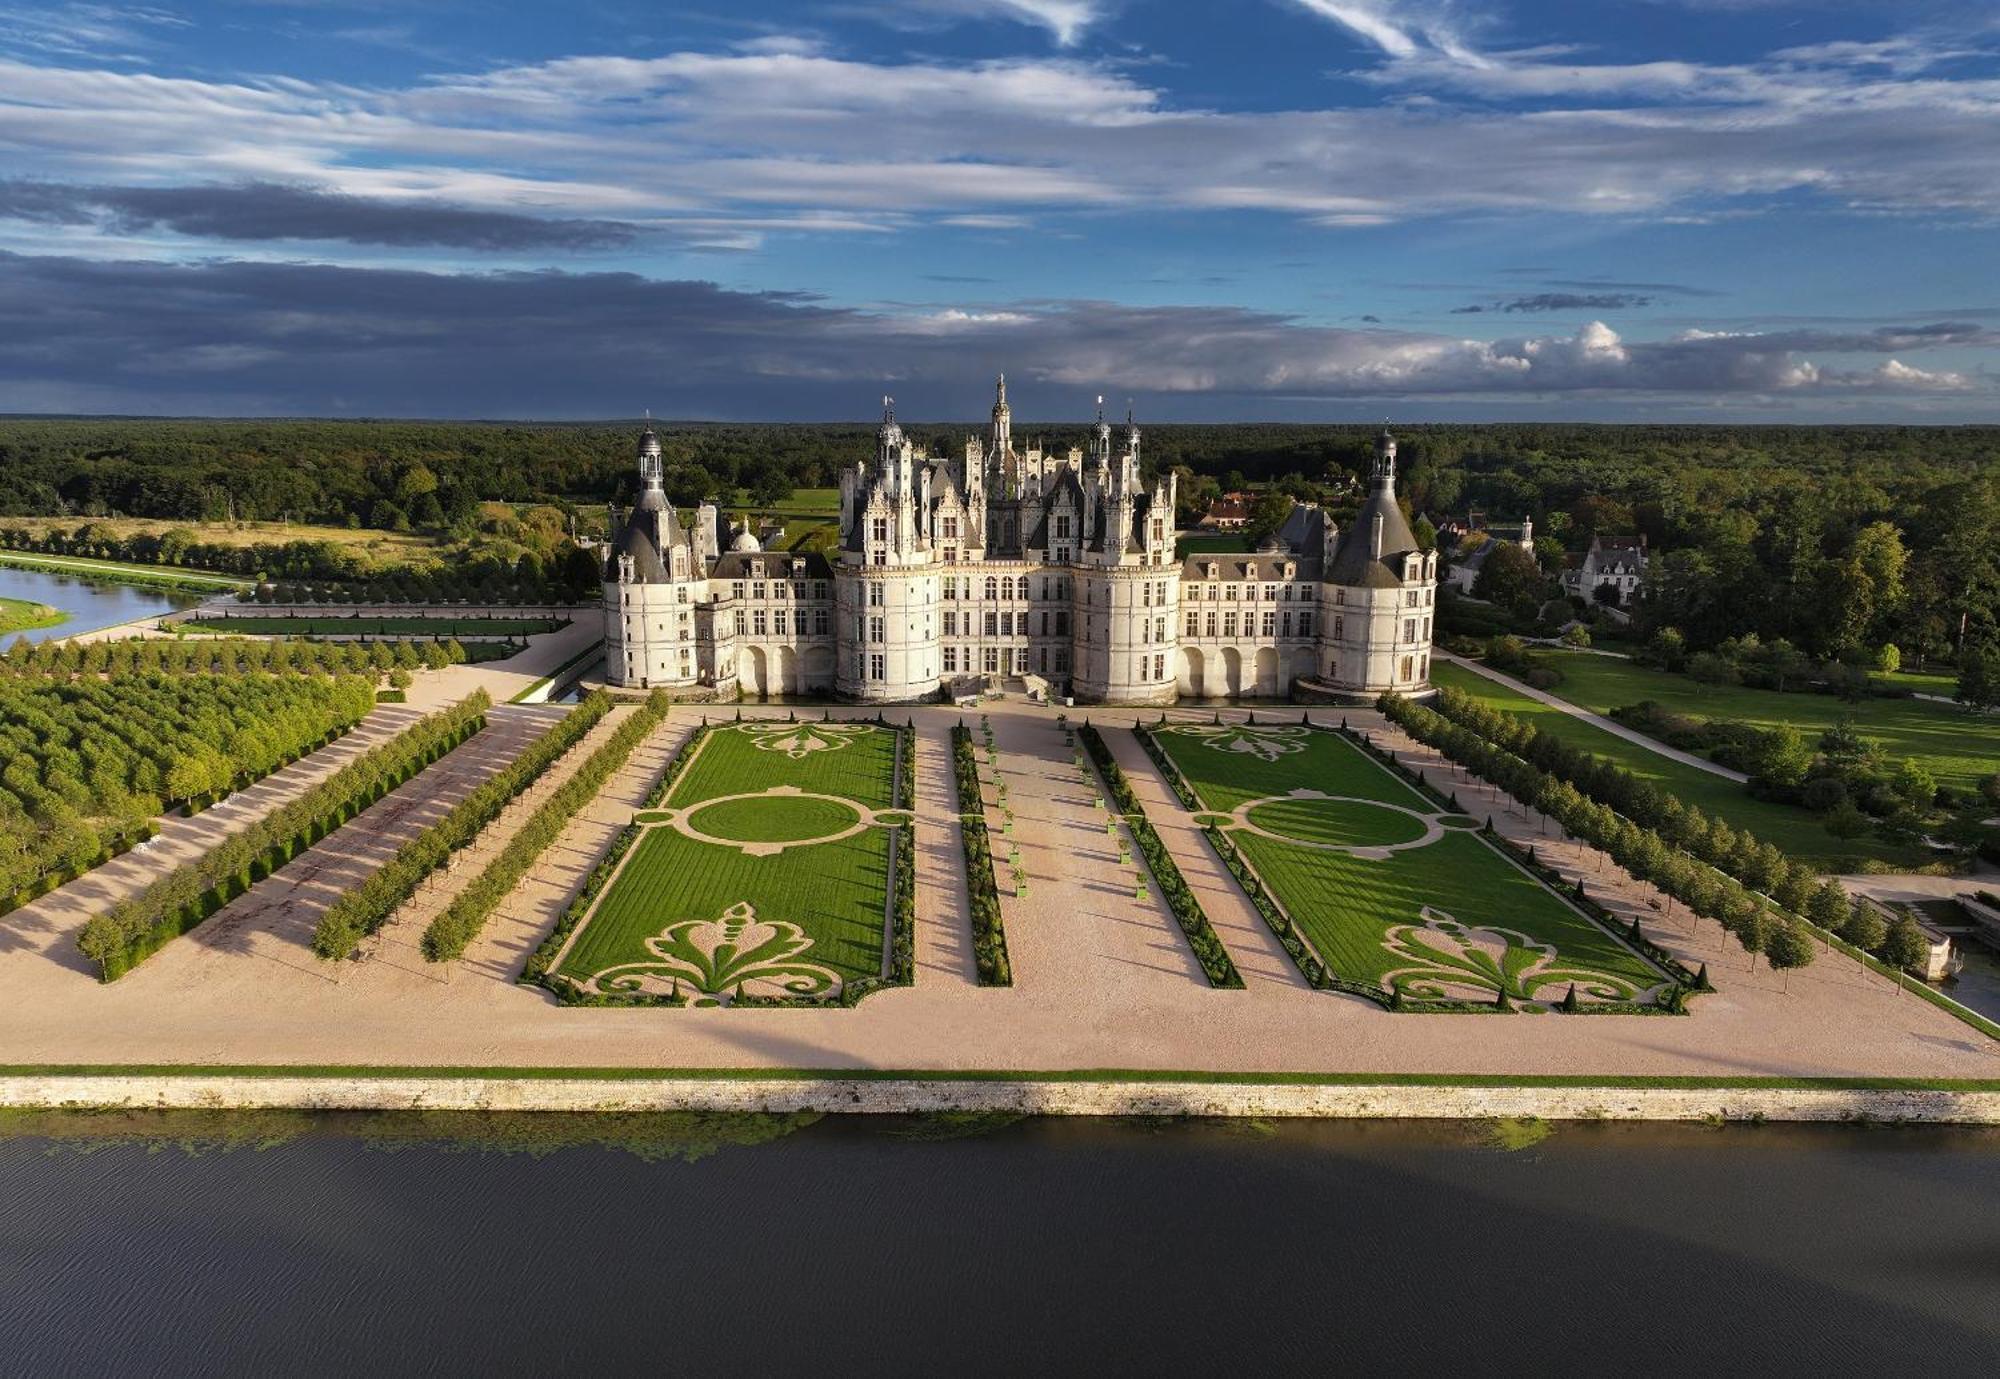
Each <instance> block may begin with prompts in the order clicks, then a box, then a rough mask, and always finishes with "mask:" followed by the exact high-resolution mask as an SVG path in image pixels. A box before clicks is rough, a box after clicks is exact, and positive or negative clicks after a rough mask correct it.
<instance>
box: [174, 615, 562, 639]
mask: <svg viewBox="0 0 2000 1379" xmlns="http://www.w3.org/2000/svg"><path fill="white" fill-rule="evenodd" d="M177 625H178V626H180V627H184V628H187V629H188V630H189V631H192V632H226V633H231V634H234V635H236V636H243V637H380V636H419V637H533V636H537V635H539V634H541V633H544V632H554V631H555V630H556V629H558V628H560V627H563V626H565V625H566V624H564V623H562V622H559V621H557V620H556V619H554V618H374V617H303V618H286V617H255V616H244V617H234V616H232V617H224V618H188V619H186V620H184V621H182V622H181V623H179V624H177Z"/></svg>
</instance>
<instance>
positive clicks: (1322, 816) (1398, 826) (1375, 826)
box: [1245, 797, 1430, 847]
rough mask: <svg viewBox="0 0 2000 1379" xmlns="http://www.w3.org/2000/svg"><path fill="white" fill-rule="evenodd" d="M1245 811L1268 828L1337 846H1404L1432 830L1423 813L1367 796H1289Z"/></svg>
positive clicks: (1288, 836) (1306, 839) (1260, 824)
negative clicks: (1374, 801) (1311, 797)
mask: <svg viewBox="0 0 2000 1379" xmlns="http://www.w3.org/2000/svg"><path fill="white" fill-rule="evenodd" d="M1245 815H1246V817H1247V818H1248V819H1249V821H1250V822H1251V823H1252V824H1254V825H1255V826H1256V827H1258V828H1260V829H1262V830H1263V831H1264V832H1266V833H1275V834H1278V835H1280V836H1281V837H1285V838H1295V839H1297V840H1298V841H1299V842H1302V843H1330V844H1333V845H1334V846H1336V847H1402V846H1406V845H1408V844H1410V843H1415V842H1419V841H1421V840H1423V839H1424V838H1425V837H1426V836H1427V835H1428V834H1429V833H1430V828H1429V826H1428V824H1427V823H1426V821H1425V820H1424V819H1423V818H1421V817H1419V816H1418V815H1415V814H1412V813H1410V812H1409V811H1407V810H1402V809H1396V808H1393V807H1391V806H1388V805H1383V804H1376V803H1373V802H1371V801H1368V800H1355V799H1323V798H1322V799H1295V798H1289V797H1287V798H1282V799H1275V800H1265V801H1263V802H1262V803H1259V804H1253V805H1251V806H1249V808H1248V809H1247V810H1246V811H1245Z"/></svg>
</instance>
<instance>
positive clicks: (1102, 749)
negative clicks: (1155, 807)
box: [1076, 718, 1243, 991]
mask: <svg viewBox="0 0 2000 1379" xmlns="http://www.w3.org/2000/svg"><path fill="white" fill-rule="evenodd" d="M1133 726H1134V727H1137V726H1138V725H1137V724H1136V723H1135V724H1134V725H1133ZM1076 735H1077V737H1078V738H1080V739H1081V740H1082V742H1083V745H1084V748H1085V750H1086V751H1088V752H1089V753H1090V760H1091V764H1092V765H1093V766H1094V767H1095V768H1096V770H1097V773H1098V775H1099V776H1100V777H1101V778H1102V779H1103V781H1104V786H1105V790H1106V792H1107V793H1108V794H1109V795H1110V797H1111V800H1112V802H1113V803H1114V804H1116V805H1117V806H1118V810H1119V814H1120V815H1121V821H1122V822H1123V823H1124V825H1125V828H1126V830H1127V831H1128V832H1129V833H1130V834H1131V835H1132V844H1133V846H1134V847H1135V848H1136V849H1137V850H1138V851H1139V852H1140V854H1141V855H1143V856H1144V857H1145V859H1146V869H1147V870H1148V871H1149V872H1151V873H1152V876H1153V884H1154V885H1156V886H1158V887H1159V888H1160V894H1161V896H1162V897H1164V898H1165V900H1166V902H1167V908H1168V909H1169V910H1171V911H1172V912H1173V916H1174V919H1175V921H1176V922H1177V923H1178V924H1179V925H1180V927H1181V933H1182V935H1183V936H1184V937H1185V938H1186V939H1187V943H1188V951H1189V952H1191V953H1193V954H1194V958H1195V961H1196V962H1198V963H1200V964H1201V971H1202V975H1203V976H1205V977H1206V978H1208V984H1209V985H1210V986H1212V987H1217V988H1220V989H1223V990H1228V991H1241V990H1242V989H1243V974H1242V973H1241V972H1239V971H1237V970H1236V963H1235V961H1234V960H1233V959H1231V958H1230V956H1229V950H1228V949H1227V948H1226V947H1224V946H1223V942H1222V937H1221V935H1219V934H1217V933H1216V932H1215V926H1214V925H1213V924H1211V923H1210V922H1209V918H1208V911H1206V910H1204V909H1202V907H1201V900H1200V898H1199V897H1197V896H1196V895H1195V893H1194V890H1193V888H1192V887H1190V886H1189V885H1188V883H1187V878H1186V877H1184V876H1182V875H1181V869H1180V868H1179V867H1178V866H1176V865H1175V864H1174V859H1173V855H1172V854H1171V853H1169V852H1168V851H1167V845H1166V844H1165V843H1163V842H1161V841H1160V835H1159V834H1158V833H1157V832H1155V831H1154V829H1153V823H1152V820H1150V819H1148V818H1147V817H1146V808H1145V806H1144V805H1142V804H1141V803H1140V802H1139V797H1138V796H1137V795H1135V794H1133V793H1132V785H1131V782H1130V781H1128V780H1126V778H1125V772H1124V770H1123V769H1122V768H1120V766H1119V765H1118V762H1117V761H1116V760H1115V759H1114V758H1113V757H1112V755H1111V748H1110V747H1109V746H1108V745H1107V744H1106V743H1105V741H1104V735H1103V734H1102V733H1100V732H1099V731H1098V730H1097V729H1096V727H1094V726H1093V725H1092V724H1091V721H1090V720H1089V719H1088V718H1086V719H1084V720H1083V725H1082V726H1081V727H1079V728H1078V729H1077V730H1076Z"/></svg>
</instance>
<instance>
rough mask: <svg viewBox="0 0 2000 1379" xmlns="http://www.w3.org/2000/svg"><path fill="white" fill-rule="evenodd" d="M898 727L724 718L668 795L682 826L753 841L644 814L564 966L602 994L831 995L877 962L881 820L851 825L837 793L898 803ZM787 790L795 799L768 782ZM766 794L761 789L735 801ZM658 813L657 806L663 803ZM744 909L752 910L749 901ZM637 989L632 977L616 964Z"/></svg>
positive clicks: (882, 886) (872, 802) (853, 816)
mask: <svg viewBox="0 0 2000 1379" xmlns="http://www.w3.org/2000/svg"><path fill="white" fill-rule="evenodd" d="M895 760H896V734H895V733H894V732H893V731H892V730H890V729H886V728H880V727H876V726H873V725H871V724H866V723H814V722H803V723H782V722H750V723H730V724H723V725H718V726H717V727H715V728H712V729H710V730H709V731H708V732H707V734H706V735H705V736H704V737H703V738H702V740H701V741H700V743H699V744H698V747H697V748H696V755H695V756H694V757H693V759H692V760H691V761H690V762H689V764H688V767H687V770H686V771H685V772H683V773H682V775H681V777H680V779H679V780H678V781H677V782H676V783H675V785H674V789H673V791H672V792H671V793H670V794H669V795H668V797H667V799H666V801H665V805H666V807H667V809H669V810H685V811H687V815H686V817H687V821H688V824H689V826H690V827H692V828H694V829H696V830H697V831H699V832H701V833H703V834H705V835H708V836H710V837H716V838H728V839H732V840H735V841H737V842H741V843H746V844H768V843H782V844H788V846H785V847H784V848H783V849H782V850H781V851H778V852H775V853H766V854H764V855H752V854H751V853H750V852H749V851H746V850H745V849H743V848H739V847H735V846H729V845H725V844H719V843H705V842H700V841H697V840H696V839H693V838H690V837H688V836H687V835H686V834H684V833H681V832H679V831H678V830H677V829H675V828H674V827H673V826H672V825H671V824H666V823H659V822H651V821H648V823H647V827H646V831H645V833H644V834H643V836H641V837H640V839H639V841H638V843H637V845H636V846H635V847H634V848H633V850H632V852H631V853H630V854H629V856H628V857H627V859H626V862H625V865H624V868H623V870H621V871H620V872H619V873H618V876H617V879H616V880H615V881H613V882H612V884H611V885H610V887H609V888H607V889H606V891H605V893H604V894H603V896H602V897H601V898H600V899H599V901H598V903H597V905H596V907H595V908H594V909H593V910H592V911H591V912H590V914H589V915H588V916H587V917H586V918H585V919H584V921H583V927H582V928H581V930H580V931H579V933H578V934H577V937H576V940H575V942H574V943H573V944H572V945H571V947H570V949H569V951H568V953H566V954H565V955H564V957H563V961H562V963H561V965H560V967H559V969H558V970H559V971H560V972H562V973H563V975H565V976H568V977H571V978H573V979H575V980H577V981H579V982H590V981H592V980H593V979H597V981H598V986H597V989H598V990H600V991H606V992H612V993H615V992H617V991H620V990H650V991H654V992H659V991H665V990H671V989H673V984H675V983H677V984H678V987H679V989H680V991H681V992H682V993H683V994H684V995H688V996H693V997H697V998H698V997H699V995H700V993H707V994H709V995H727V994H729V993H732V992H734V991H735V990H736V988H737V987H738V985H739V984H741V985H743V986H744V987H745V989H746V991H747V992H748V994H752V995H797V996H805V997H817V996H822V995H827V994H831V993H833V992H835V991H837V990H838V989H839V986H840V984H843V983H846V982H849V981H853V980H854V979H856V978H860V977H875V976H879V975H881V972H882V958H883V953H882V943H883V920H884V913H885V908H886V905H887V902H888V897H889V889H890V877H889V830H888V829H887V828H867V829H863V830H862V831H861V832H859V833H856V834H854V835H852V836H850V837H846V838H841V839H838V840H836V841H832V842H819V843H815V842H811V841H809V840H811V839H814V838H824V837H827V836H828V835H830V834H834V833H839V832H841V831H843V830H845V829H848V828H851V827H853V825H854V824H855V823H856V822H857V820H858V819H859V817H860V816H859V812H858V810H857V809H856V808H854V807H853V806H850V805H848V804H846V803H841V802H839V801H841V800H851V801H853V802H854V805H863V806H868V807H871V808H887V807H888V806H890V805H891V804H893V803H894V794H895ZM783 787H789V788H791V789H796V790H798V791H801V792H803V793H804V794H805V795H808V796H810V795H831V796H836V797H838V800H821V799H810V798H800V797H798V796H795V795H791V794H781V795H769V794H764V793H763V792H767V791H771V790H774V789H777V788H783ZM738 795H761V796H762V798H755V799H731V798H728V797H731V796H738ZM654 817H655V818H657V817H659V816H658V815H657V814H656V815H655V816H654ZM746 907H747V908H746ZM620 968H625V969H627V971H626V972H625V973H624V974H623V975H624V976H625V977H627V978H628V979H630V980H631V981H632V982H634V983H636V985H630V986H628V985H625V984H623V983H621V981H620V974H618V973H617V972H615V971H614V969H620Z"/></svg>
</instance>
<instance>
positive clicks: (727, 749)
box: [666, 719, 896, 840]
mask: <svg viewBox="0 0 2000 1379" xmlns="http://www.w3.org/2000/svg"><path fill="white" fill-rule="evenodd" d="M895 766H896V734H895V733H894V732H893V731H889V730H886V729H884V728H881V727H878V726H876V725H875V724H873V723H868V722H862V721H846V720H831V719H829V720H827V721H823V722H819V723H813V722H804V723H794V722H787V721H782V720H769V721H761V722H760V721H758V720H755V719H752V720H750V721H749V722H737V723H729V724H719V725H717V726H715V727H713V728H711V729H710V730H709V733H708V741H707V743H706V744H705V745H704V746H703V747H702V749H701V753H700V755H699V756H697V757H695V758H694V760H693V761H692V762H691V763H690V764H689V766H688V769H687V772H686V774H685V775H683V776H682V777H681V779H680V783H679V784H678V785H676V786H675V787H674V789H673V792H672V793H671V794H670V795H668V796H667V800H666V803H667V804H668V805H669V806H672V807H674V808H678V809H685V808H687V807H689V806H690V805H694V804H698V803H700V802H701V801H703V800H713V799H719V798H721V797H723V796H725V795H749V794H756V793H758V792H760V791H763V790H769V789H770V788H771V787H773V786H779V785H789V786H796V787H797V788H798V789H799V790H801V791H803V792H804V793H805V794H808V795H841V796H845V797H846V798H848V799H850V800H853V801H855V802H856V803H857V804H865V805H867V806H868V807H869V808H871V809H887V808H889V807H890V806H891V805H893V804H894V803H895V790H896V781H895ZM740 836H743V837H744V838H746V840H754V839H752V836H751V835H740Z"/></svg>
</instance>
